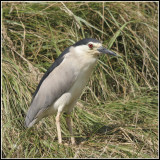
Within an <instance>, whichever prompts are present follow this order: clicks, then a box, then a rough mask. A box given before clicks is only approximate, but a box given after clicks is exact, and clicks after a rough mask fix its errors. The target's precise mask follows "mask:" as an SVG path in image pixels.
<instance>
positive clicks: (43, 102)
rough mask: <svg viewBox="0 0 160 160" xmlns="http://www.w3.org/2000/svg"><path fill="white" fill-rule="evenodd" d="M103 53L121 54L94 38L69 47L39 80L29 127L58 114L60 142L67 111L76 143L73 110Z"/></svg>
mask: <svg viewBox="0 0 160 160" xmlns="http://www.w3.org/2000/svg"><path fill="white" fill-rule="evenodd" d="M102 54H108V55H111V56H118V55H117V54H116V53H114V52H112V51H110V50H108V49H106V48H104V47H103V46H102V43H101V42H100V41H99V40H97V39H94V38H85V39H82V40H80V41H78V42H76V43H74V44H73V45H71V46H69V47H68V48H66V49H65V50H64V51H63V52H62V53H61V54H60V55H59V57H58V58H57V59H56V60H55V61H54V63H53V64H52V65H51V66H50V67H49V69H48V70H47V71H46V72H45V74H44V75H43V77H42V79H41V80H40V82H39V84H38V86H37V88H36V90H35V92H34V94H33V97H32V101H31V105H30V107H29V109H28V112H27V115H26V118H25V126H26V127H28V128H30V127H32V126H33V125H34V124H36V123H37V122H39V121H40V120H41V119H42V118H44V117H46V116H49V115H53V114H56V117H55V122H56V128H57V133H58V143H59V144H61V143H62V135H61V127H60V117H61V115H62V113H65V114H66V124H67V126H68V129H69V133H70V137H71V143H72V144H73V145H74V144H75V138H74V135H73V130H72V127H73V122H72V120H71V112H72V110H73V108H74V106H75V104H76V102H77V100H78V98H79V97H80V95H81V94H82V91H83V89H84V87H85V85H86V84H87V82H88V80H89V77H90V75H91V73H92V71H93V69H94V67H95V65H96V62H97V60H98V57H99V55H102Z"/></svg>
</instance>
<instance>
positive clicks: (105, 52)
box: [97, 46, 118, 56]
mask: <svg viewBox="0 0 160 160" xmlns="http://www.w3.org/2000/svg"><path fill="white" fill-rule="evenodd" d="M97 50H98V51H99V52H100V53H104V54H109V55H112V56H118V55H117V54H116V53H114V52H112V51H110V50H108V49H106V48H104V47H102V46H101V47H100V48H98V49H97Z"/></svg>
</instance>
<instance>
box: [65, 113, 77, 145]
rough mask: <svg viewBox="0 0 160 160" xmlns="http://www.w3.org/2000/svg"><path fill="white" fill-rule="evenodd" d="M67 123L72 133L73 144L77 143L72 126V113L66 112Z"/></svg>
mask: <svg viewBox="0 0 160 160" xmlns="http://www.w3.org/2000/svg"><path fill="white" fill-rule="evenodd" d="M66 123H67V126H68V129H69V133H70V135H71V143H72V145H74V144H75V138H74V137H73V131H72V126H73V122H72V120H71V114H66Z"/></svg>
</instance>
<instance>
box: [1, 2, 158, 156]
mask: <svg viewBox="0 0 160 160" xmlns="http://www.w3.org/2000/svg"><path fill="white" fill-rule="evenodd" d="M2 36H3V41H2V95H1V97H2V134H1V135H2V157H3V158H157V157H158V54H157V53H158V2H104V3H103V2H85V3H84V2H67V3H66V2H64V3H61V2H43V3H26V2H25V3H24V2H3V3H2ZM85 37H92V38H97V39H99V40H101V41H103V44H104V46H105V47H107V48H109V49H111V50H112V51H114V52H116V53H117V54H119V55H120V56H121V57H122V58H114V57H113V58H112V57H107V56H102V57H100V58H99V61H98V63H97V65H96V67H95V70H94V72H93V74H92V76H91V78H90V80H89V82H88V85H87V86H86V87H85V89H84V91H83V94H82V95H81V97H80V98H79V101H78V103H77V105H76V107H75V109H74V111H73V113H72V118H73V122H74V128H73V130H74V135H75V138H76V143H77V146H72V145H68V146H66V145H59V144H58V140H57V132H56V126H55V115H53V116H51V117H48V118H45V119H43V120H41V121H40V122H39V123H38V124H37V125H35V126H34V127H33V128H31V129H27V130H26V129H25V128H24V118H25V115H26V112H27V109H28V107H29V105H30V102H31V97H32V93H33V92H34V91H35V88H36V86H37V85H38V82H39V81H40V79H41V77H42V75H43V74H44V72H45V71H46V70H47V68H48V67H49V66H50V65H51V64H52V63H53V62H54V60H55V59H56V58H57V57H58V55H59V54H60V53H61V52H62V51H63V50H64V49H65V48H66V47H68V46H69V45H72V44H73V43H74V42H76V41H78V40H80V39H82V38H85ZM61 127H62V137H63V142H64V143H69V139H70V138H69V137H70V136H69V132H68V130H67V127H66V123H65V118H64V117H63V116H62V119H61Z"/></svg>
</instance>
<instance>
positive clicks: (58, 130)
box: [56, 112, 62, 144]
mask: <svg viewBox="0 0 160 160" xmlns="http://www.w3.org/2000/svg"><path fill="white" fill-rule="evenodd" d="M56 126H57V133H58V143H59V144H62V135H61V126H60V112H58V113H57V116H56Z"/></svg>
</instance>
